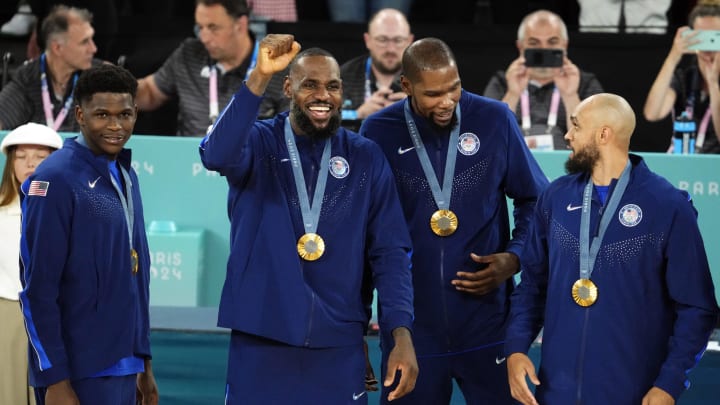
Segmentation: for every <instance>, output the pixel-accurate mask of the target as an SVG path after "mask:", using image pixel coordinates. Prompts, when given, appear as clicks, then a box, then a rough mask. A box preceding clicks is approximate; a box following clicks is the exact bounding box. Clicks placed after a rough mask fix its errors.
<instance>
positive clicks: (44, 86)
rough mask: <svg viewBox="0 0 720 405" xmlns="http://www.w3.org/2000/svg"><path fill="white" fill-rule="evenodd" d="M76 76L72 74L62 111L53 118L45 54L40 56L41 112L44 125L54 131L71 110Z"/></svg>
mask: <svg viewBox="0 0 720 405" xmlns="http://www.w3.org/2000/svg"><path fill="white" fill-rule="evenodd" d="M78 76H79V75H78V74H77V73H75V74H73V82H72V89H71V90H70V94H69V95H68V96H67V98H66V99H65V104H64V105H63V108H62V110H60V112H59V113H58V115H57V117H55V118H53V111H52V110H53V105H52V102H50V90H49V88H48V81H47V68H46V61H45V54H44V53H43V54H42V55H40V90H42V102H43V110H44V111H45V124H46V125H47V126H48V127H50V128H52V129H54V130H55V131H57V130H58V128H60V125H62V123H63V122H64V121H65V117H67V114H68V111H70V108H72V102H73V95H74V94H75V83H77V80H78Z"/></svg>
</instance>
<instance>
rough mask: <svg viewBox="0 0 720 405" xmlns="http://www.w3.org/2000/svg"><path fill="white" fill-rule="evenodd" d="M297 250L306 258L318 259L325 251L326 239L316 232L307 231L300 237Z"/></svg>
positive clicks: (309, 259) (310, 259)
mask: <svg viewBox="0 0 720 405" xmlns="http://www.w3.org/2000/svg"><path fill="white" fill-rule="evenodd" d="M297 251H298V254H299V255H300V257H302V258H303V259H304V260H307V261H309V262H311V261H313V260H317V259H319V258H320V257H321V256H322V255H323V253H325V241H324V240H323V238H321V237H320V235H318V234H316V233H306V234H305V235H303V236H301V237H300V239H298V243H297Z"/></svg>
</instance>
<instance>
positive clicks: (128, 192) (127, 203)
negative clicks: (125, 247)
mask: <svg viewBox="0 0 720 405" xmlns="http://www.w3.org/2000/svg"><path fill="white" fill-rule="evenodd" d="M115 164H116V161H110V162H108V166H109V169H110V174H112V176H110V180H111V181H112V185H113V187H114V188H115V191H117V193H118V196H119V197H120V203H121V204H122V207H123V211H124V212H125V221H126V223H127V229H128V238H129V240H130V248H132V246H133V239H132V235H133V225H134V223H135V211H134V209H133V198H132V182H131V181H130V174H129V173H128V172H127V170H125V168H124V167H123V166H122V165H120V164H118V165H117V166H119V167H120V172H121V173H122V176H123V180H125V192H123V190H122V187H121V185H120V184H119V183H118V180H116V179H117V178H119V176H117V166H115ZM113 166H114V167H113Z"/></svg>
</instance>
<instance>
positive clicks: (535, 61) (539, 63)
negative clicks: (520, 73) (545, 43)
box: [525, 48, 565, 67]
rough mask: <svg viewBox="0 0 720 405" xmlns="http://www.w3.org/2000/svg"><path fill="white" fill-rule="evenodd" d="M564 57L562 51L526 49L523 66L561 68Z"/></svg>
mask: <svg viewBox="0 0 720 405" xmlns="http://www.w3.org/2000/svg"><path fill="white" fill-rule="evenodd" d="M564 57H565V51H563V50H562V49H545V48H528V49H525V66H527V67H561V66H562V65H563V58H564Z"/></svg>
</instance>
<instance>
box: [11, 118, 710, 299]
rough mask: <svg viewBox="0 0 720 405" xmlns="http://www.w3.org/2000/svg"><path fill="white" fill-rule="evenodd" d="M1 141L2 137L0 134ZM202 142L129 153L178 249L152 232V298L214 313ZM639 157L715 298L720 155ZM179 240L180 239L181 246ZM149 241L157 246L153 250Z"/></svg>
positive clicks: (219, 200)
mask: <svg viewBox="0 0 720 405" xmlns="http://www.w3.org/2000/svg"><path fill="white" fill-rule="evenodd" d="M1 135H4V133H1V132H0V136H1ZM199 142H200V139H199V138H178V137H157V136H146V135H142V136H134V137H133V138H132V139H131V140H130V141H129V142H128V147H130V148H132V149H133V166H134V167H135V170H136V171H137V173H138V177H139V180H140V187H141V191H142V195H143V202H144V208H145V220H146V222H147V223H146V226H148V225H150V223H151V221H173V222H174V223H175V225H176V226H177V231H178V233H177V235H178V244H177V245H176V246H177V247H180V246H182V247H181V248H176V247H174V246H173V244H172V242H171V241H172V238H173V234H172V233H164V234H162V238H155V236H154V235H155V232H151V233H150V236H149V240H150V249H151V250H152V256H153V257H152V258H153V262H154V264H153V266H154V270H153V280H152V283H151V286H152V288H153V294H155V295H157V296H158V297H160V296H163V297H165V296H167V295H168V294H176V295H179V294H181V295H182V296H184V297H186V298H187V297H192V299H188V300H185V301H184V302H185V303H186V304H184V305H197V306H215V305H217V304H218V302H219V297H220V289H221V288H222V283H223V281H224V276H225V263H226V259H227V256H228V252H229V247H228V246H229V233H230V225H229V223H228V218H227V208H226V200H227V183H226V182H225V179H224V178H222V177H221V176H219V175H217V174H216V173H214V172H208V171H207V170H205V169H204V168H203V166H202V164H201V163H200V157H199V154H198V144H199ZM642 155H643V156H644V157H645V159H646V161H647V163H648V165H649V166H650V168H651V169H652V170H654V171H656V172H657V173H659V174H661V175H663V176H665V177H666V178H667V179H668V180H669V181H670V182H671V183H673V184H674V185H675V186H677V187H679V188H683V189H687V190H688V191H689V192H690V193H691V194H692V196H693V199H694V201H695V206H696V207H697V209H698V212H699V222H700V229H701V231H702V234H703V237H704V240H705V247H706V250H707V252H708V257H709V260H710V268H711V270H712V272H713V279H714V280H715V285H716V287H715V288H716V292H717V295H718V296H720V249H719V248H720V189H719V188H720V156H706V155H696V156H673V155H666V154H657V153H643V154H642ZM535 157H536V158H537V159H538V162H539V163H540V165H541V166H542V168H543V170H544V171H545V174H546V175H547V176H548V178H550V179H554V178H556V177H558V176H560V175H562V174H564V169H563V167H564V166H563V165H564V162H565V160H566V158H567V152H537V153H535ZM0 164H4V155H0ZM199 231H204V232H199ZM188 234H202V238H199V239H198V240H199V243H200V244H201V245H200V246H199V248H200V249H199V252H195V251H188V249H190V250H192V249H191V248H190V247H187V246H188V241H187V235H188ZM181 236H182V237H184V238H185V239H183V240H182V243H181V241H180V238H181ZM160 239H162V242H160ZM168 239H170V242H168ZM154 240H158V242H156V246H154V245H153V241H154ZM161 243H162V246H160V244H161ZM168 275H169V277H168ZM196 276H197V280H195V279H194V277H196ZM173 282H175V283H177V285H173ZM188 282H190V283H196V285H197V294H196V296H194V295H192V294H187V293H186V292H185V288H186V287H187V286H186V285H184V287H183V288H178V286H179V285H180V284H179V283H185V284H186V283H188ZM176 301H178V300H176ZM179 301H182V300H179ZM179 301H178V302H179ZM163 302H167V301H163ZM176 305H181V304H176Z"/></svg>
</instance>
